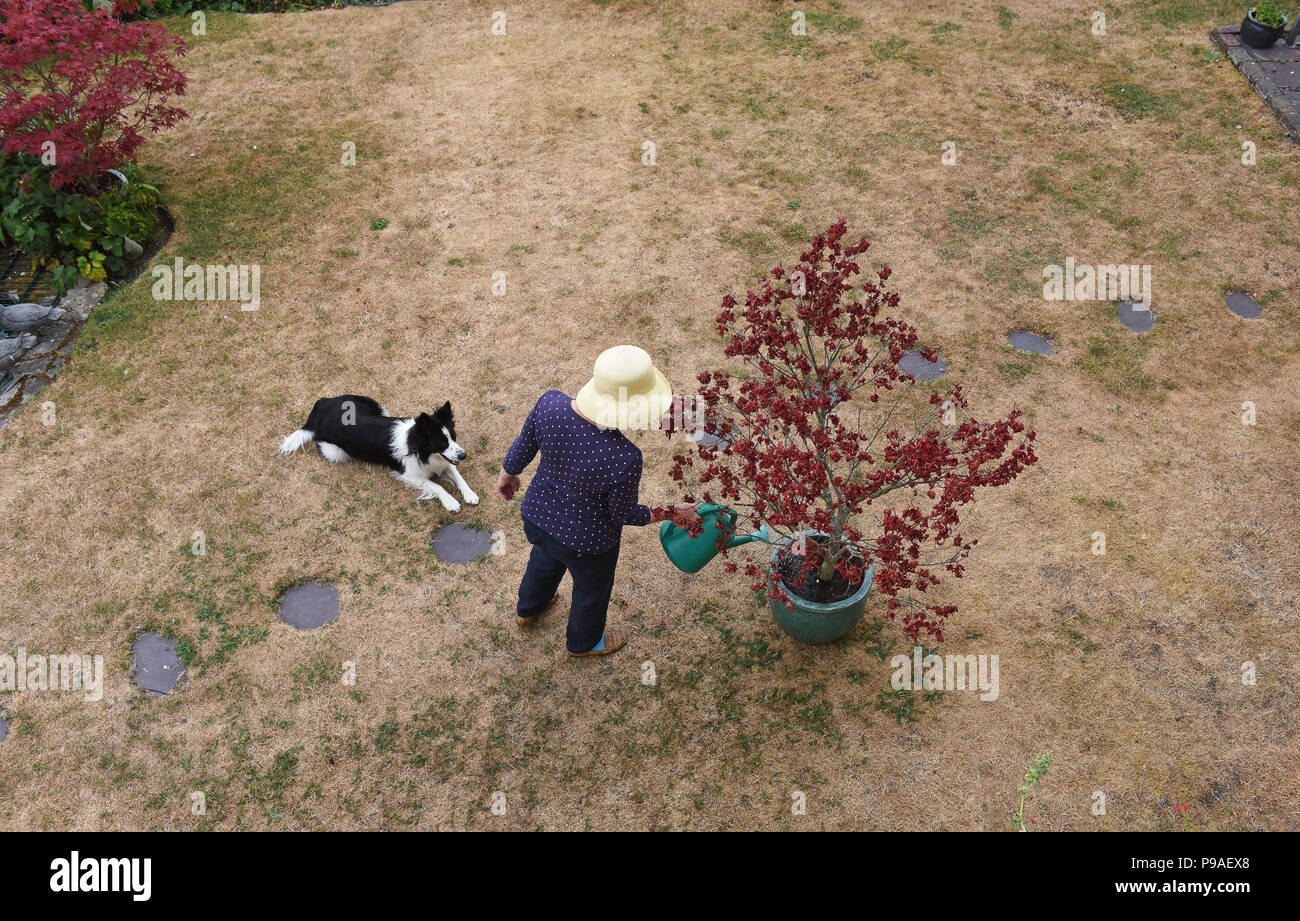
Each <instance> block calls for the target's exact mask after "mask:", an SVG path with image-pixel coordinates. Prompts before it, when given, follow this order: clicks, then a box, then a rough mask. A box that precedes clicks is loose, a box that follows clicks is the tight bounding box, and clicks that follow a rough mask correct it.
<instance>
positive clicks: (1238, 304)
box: [1228, 291, 1264, 320]
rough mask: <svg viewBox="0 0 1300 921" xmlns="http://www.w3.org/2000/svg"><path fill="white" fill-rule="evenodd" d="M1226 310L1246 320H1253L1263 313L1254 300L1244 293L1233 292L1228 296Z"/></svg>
mask: <svg viewBox="0 0 1300 921" xmlns="http://www.w3.org/2000/svg"><path fill="white" fill-rule="evenodd" d="M1228 309H1229V310H1231V311H1232V312H1233V313H1235V314H1236V315H1237V316H1239V317H1242V318H1243V319H1246V320H1253V319H1255V318H1256V317H1258V316H1259V315H1260V314H1262V313H1263V312H1264V311H1263V310H1261V309H1260V307H1259V304H1257V303H1255V299H1254V298H1253V297H1251V296H1250V295H1249V294H1247V293H1246V292H1244V291H1233V292H1231V293H1230V294H1229V295H1228Z"/></svg>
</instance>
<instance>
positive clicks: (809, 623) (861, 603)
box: [768, 531, 875, 646]
mask: <svg viewBox="0 0 1300 921" xmlns="http://www.w3.org/2000/svg"><path fill="white" fill-rule="evenodd" d="M804 533H805V534H807V535H808V536H809V537H813V536H816V533H817V532H815V531H805V532H804ZM788 546H789V541H786V542H785V543H783V544H780V545H778V546H776V547H774V548H773V550H772V560H771V570H770V571H771V578H773V579H776V578H779V577H778V576H777V575H776V558H777V556H778V555H780V553H781V552H782V551H783V550H785V549H786V547H788ZM874 570H875V567H872V566H868V567H867V574H866V577H865V578H864V579H863V580H862V585H861V586H860V587H859V588H858V590H857V591H856V592H854V593H853V594H852V595H850V596H849V597H848V598H845V599H844V600H843V601H832V602H829V603H827V604H819V603H818V602H816V601H805V600H804V599H802V598H800V597H799V596H798V595H796V594H795V593H794V592H792V591H790V590H789V589H788V588H787V589H786V595H787V596H788V597H789V599H790V604H791V605H792V606H793V607H794V610H793V611H791V610H790V609H788V608H787V607H786V606H785V602H784V601H782V600H780V599H778V598H772V599H769V600H768V606H769V607H771V609H772V616H773V617H774V618H776V622H777V623H778V624H780V625H781V629H782V630H784V631H785V632H786V633H788V634H790V635H791V636H792V637H794V638H795V639H796V640H798V641H799V642H801V643H808V644H810V645H813V646H820V645H822V644H823V643H833V642H835V641H836V640H838V639H839V638H840V637H842V636H844V635H845V634H846V633H848V632H849V631H850V630H852V629H853V628H854V627H856V626H857V624H858V621H860V620H861V619H862V611H863V609H864V608H865V607H866V605H867V595H868V594H869V593H870V591H871V583H872V581H873V579H874V577H875V571H874Z"/></svg>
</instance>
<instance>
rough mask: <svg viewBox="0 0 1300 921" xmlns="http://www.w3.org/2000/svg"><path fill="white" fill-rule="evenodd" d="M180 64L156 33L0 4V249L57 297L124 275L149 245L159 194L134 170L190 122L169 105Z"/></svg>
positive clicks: (44, 6) (104, 17) (132, 0)
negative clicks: (18, 256) (13, 249)
mask: <svg viewBox="0 0 1300 921" xmlns="http://www.w3.org/2000/svg"><path fill="white" fill-rule="evenodd" d="M136 2H137V0H121V2H120V3H118V4H117V7H116V12H117V13H118V14H125V13H129V12H131V11H132V9H133V8H134V7H135V4H136ZM184 53H185V43H184V42H183V41H182V40H180V39H179V38H176V37H174V36H172V35H170V34H168V32H167V31H166V30H165V29H163V28H162V27H161V26H158V25H154V24H150V23H140V22H135V23H128V22H121V21H120V20H119V19H117V18H115V16H114V15H113V14H112V13H110V12H109V11H108V10H106V9H102V8H99V7H96V6H94V5H93V3H91V2H83V0H39V2H32V0H0V94H3V104H2V105H0V245H5V246H17V247H18V248H19V249H20V250H21V251H22V252H24V253H27V254H29V255H30V256H31V257H32V260H33V264H34V266H40V267H45V268H48V269H50V270H51V271H52V272H53V273H54V278H55V283H56V284H57V285H58V286H59V288H60V289H66V288H67V287H68V286H70V285H71V284H72V283H73V282H75V281H76V279H77V277H78V276H80V277H84V278H90V279H93V280H101V279H104V278H107V277H109V276H114V275H120V274H122V273H124V272H125V271H126V270H127V269H128V268H129V266H130V265H131V263H132V262H134V260H135V257H136V256H138V255H139V249H138V248H137V246H136V244H139V246H140V247H144V246H146V245H147V244H148V243H149V242H150V241H151V240H152V239H154V238H155V237H156V235H157V232H158V189H157V187H156V186H155V185H153V184H152V183H150V182H148V181H146V179H145V177H144V175H143V173H142V172H141V171H140V170H138V169H137V168H136V167H134V166H133V165H132V158H133V155H134V154H135V151H136V150H137V149H138V148H139V146H140V145H141V144H142V143H144V139H145V136H146V135H147V134H149V133H153V132H157V131H160V130H162V129H164V128H167V127H170V126H172V125H174V124H176V123H177V122H179V121H180V120H181V119H183V118H186V117H187V116H186V114H185V112H184V110H182V109H180V108H177V107H175V106H172V105H170V104H169V101H170V100H171V99H172V98H173V97H175V96H179V95H181V94H183V93H184V91H185V75H184V74H182V73H181V72H180V70H178V69H177V68H176V66H175V64H174V63H173V58H174V57H179V56H180V55H182V54H184ZM113 169H116V170H117V171H118V172H119V173H120V174H121V175H122V176H125V177H126V180H127V182H126V183H125V184H124V183H123V182H122V180H121V179H120V178H118V177H116V176H113V175H112V174H111V173H110V172H109V170H113Z"/></svg>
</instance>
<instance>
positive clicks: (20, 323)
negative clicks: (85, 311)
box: [0, 304, 67, 333]
mask: <svg viewBox="0 0 1300 921" xmlns="http://www.w3.org/2000/svg"><path fill="white" fill-rule="evenodd" d="M65 313H67V311H66V310H64V309H63V308H62V307H52V306H50V305H47V304H9V305H8V306H5V307H0V326H3V327H4V328H5V329H7V330H9V331H10V332H14V333H21V332H31V331H34V330H37V329H40V328H41V327H42V326H47V325H49V324H51V323H57V322H58V321H59V320H60V319H61V318H62V317H63V315H64V314H65Z"/></svg>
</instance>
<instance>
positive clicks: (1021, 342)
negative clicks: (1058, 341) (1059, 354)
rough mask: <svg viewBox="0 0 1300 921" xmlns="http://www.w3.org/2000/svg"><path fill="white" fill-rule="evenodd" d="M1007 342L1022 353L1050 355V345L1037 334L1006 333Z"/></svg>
mask: <svg viewBox="0 0 1300 921" xmlns="http://www.w3.org/2000/svg"><path fill="white" fill-rule="evenodd" d="M1007 341H1008V342H1010V343H1011V344H1012V345H1013V346H1014V347H1015V348H1018V349H1020V351H1022V352H1032V353H1033V354H1035V355H1051V354H1052V343H1050V342H1048V341H1047V339H1046V338H1045V337H1043V336H1040V335H1038V333H1025V332H1015V333H1007Z"/></svg>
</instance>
